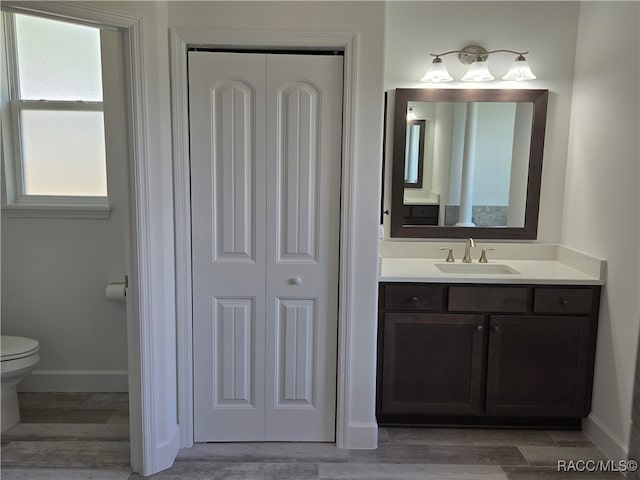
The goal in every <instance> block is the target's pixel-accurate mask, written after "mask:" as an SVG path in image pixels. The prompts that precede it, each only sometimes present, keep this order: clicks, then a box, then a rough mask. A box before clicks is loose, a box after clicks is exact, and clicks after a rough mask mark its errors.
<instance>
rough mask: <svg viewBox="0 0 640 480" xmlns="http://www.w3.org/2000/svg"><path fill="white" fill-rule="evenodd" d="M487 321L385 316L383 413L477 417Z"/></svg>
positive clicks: (478, 317) (438, 316) (481, 318)
mask: <svg viewBox="0 0 640 480" xmlns="http://www.w3.org/2000/svg"><path fill="white" fill-rule="evenodd" d="M484 335H485V317H484V316H482V315H444V314H421V313H387V314H385V315H384V350H383V355H384V357H383V362H382V364H383V378H382V402H381V403H382V404H381V406H382V412H381V413H389V414H390V413H397V414H411V413H416V414H424V415H429V414H469V415H479V414H480V413H481V412H482V408H483V398H484V388H483V385H484V374H483V358H484V352H485V342H484Z"/></svg>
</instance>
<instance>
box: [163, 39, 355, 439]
mask: <svg viewBox="0 0 640 480" xmlns="http://www.w3.org/2000/svg"><path fill="white" fill-rule="evenodd" d="M356 40H357V35H356V34H355V33H322V32H303V31H299V32H298V31H296V32H287V31H277V32H276V31H257V30H256V31H252V30H246V31H242V30H222V29H186V28H175V29H171V31H170V41H171V65H170V67H171V106H172V121H173V129H172V139H173V162H174V172H173V173H174V204H175V232H176V238H175V248H176V322H177V331H176V334H177V350H178V361H177V372H178V423H179V425H180V446H181V447H182V448H189V447H191V446H193V422H194V417H193V323H192V320H193V316H192V284H191V262H192V259H191V200H190V199H191V189H190V168H189V116H188V105H189V103H188V100H189V99H188V89H187V87H188V78H187V51H188V49H189V48H193V47H209V48H225V49H237V50H238V51H241V50H243V49H264V50H265V51H277V50H279V49H282V50H291V49H301V50H302V49H305V48H313V49H315V50H321V49H325V48H326V49H327V50H336V49H337V50H340V51H342V52H343V54H344V70H343V72H344V73H343V75H344V80H343V82H344V83H343V100H342V112H343V127H342V166H341V177H342V180H341V187H340V193H341V199H342V200H341V209H340V265H339V282H340V285H339V293H338V298H339V301H338V305H339V307H338V362H337V391H336V396H337V404H336V445H337V447H338V448H348V447H349V438H348V437H349V423H350V412H349V408H350V398H349V388H348V386H349V384H350V383H351V380H352V376H353V374H354V373H353V372H352V371H351V368H350V365H349V363H350V362H349V359H350V351H349V347H350V337H351V328H352V326H351V319H350V315H349V312H351V310H352V298H351V295H350V292H351V291H352V290H353V288H354V285H353V284H352V277H353V276H352V272H353V271H354V269H355V265H354V251H355V245H354V242H353V222H352V221H351V219H352V218H353V217H354V216H355V201H354V183H355V178H354V176H353V168H354V163H355V156H354V147H355V139H354V132H355V128H354V119H355V108H356V105H355V96H354V88H355V80H356V78H355V68H356V65H357V61H356V50H357V48H356Z"/></svg>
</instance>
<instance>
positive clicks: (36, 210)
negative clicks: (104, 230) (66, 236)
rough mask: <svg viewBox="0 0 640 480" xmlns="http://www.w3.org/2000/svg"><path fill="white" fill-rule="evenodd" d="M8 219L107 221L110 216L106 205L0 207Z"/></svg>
mask: <svg viewBox="0 0 640 480" xmlns="http://www.w3.org/2000/svg"><path fill="white" fill-rule="evenodd" d="M2 211H3V212H5V213H6V215H7V217H9V218H83V219H95V220H107V219H108V218H109V216H110V215H111V207H110V206H109V205H108V204H67V205H65V204H31V203H11V204H5V205H2Z"/></svg>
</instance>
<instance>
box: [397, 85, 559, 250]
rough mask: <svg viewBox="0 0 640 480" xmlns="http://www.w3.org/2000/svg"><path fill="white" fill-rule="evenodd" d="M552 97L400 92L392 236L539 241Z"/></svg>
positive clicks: (451, 91)
mask: <svg viewBox="0 0 640 480" xmlns="http://www.w3.org/2000/svg"><path fill="white" fill-rule="evenodd" d="M548 93H549V92H548V90H501V89H490V90H489V89H484V90H468V89H396V93H395V112H394V122H393V125H394V131H393V165H392V190H391V236H392V237H423V238H466V237H475V238H488V239H535V238H536V234H537V228H538V207H539V203H540V180H541V174H542V155H543V147H544V132H545V123H546V112H547V100H548Z"/></svg>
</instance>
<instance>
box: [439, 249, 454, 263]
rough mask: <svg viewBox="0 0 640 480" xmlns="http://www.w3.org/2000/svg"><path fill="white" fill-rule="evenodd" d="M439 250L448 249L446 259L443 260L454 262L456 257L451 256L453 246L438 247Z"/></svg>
mask: <svg viewBox="0 0 640 480" xmlns="http://www.w3.org/2000/svg"><path fill="white" fill-rule="evenodd" d="M440 250H449V253H448V254H447V259H446V260H445V262H449V263H451V262H455V261H456V259H455V258H453V248H451V247H440Z"/></svg>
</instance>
